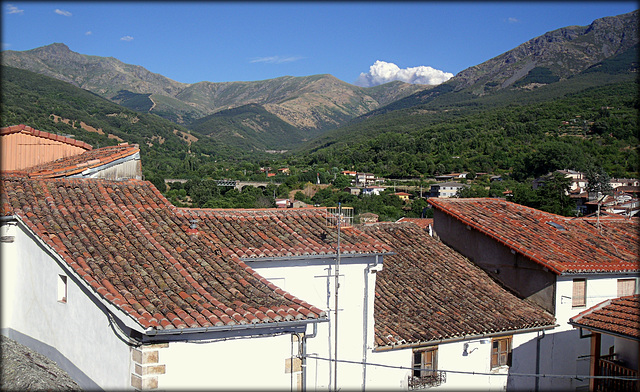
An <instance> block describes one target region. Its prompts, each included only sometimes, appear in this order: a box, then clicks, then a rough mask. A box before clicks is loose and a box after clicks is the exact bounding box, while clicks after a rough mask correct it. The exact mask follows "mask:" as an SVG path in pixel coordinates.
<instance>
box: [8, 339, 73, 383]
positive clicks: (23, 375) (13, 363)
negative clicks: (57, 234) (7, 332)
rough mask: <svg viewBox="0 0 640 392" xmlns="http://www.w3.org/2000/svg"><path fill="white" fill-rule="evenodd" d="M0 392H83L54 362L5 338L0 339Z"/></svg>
mask: <svg viewBox="0 0 640 392" xmlns="http://www.w3.org/2000/svg"><path fill="white" fill-rule="evenodd" d="M0 339H1V342H2V347H1V349H0V352H1V353H2V361H1V366H0V368H1V372H2V376H1V377H0V390H3V391H81V390H82V388H80V386H79V385H78V384H76V382H75V381H73V379H72V378H71V377H70V376H69V375H68V374H67V373H66V372H65V371H64V370H62V369H60V368H59V367H58V365H56V363H55V362H53V361H52V360H50V359H49V358H47V357H45V356H44V355H42V354H39V353H37V352H35V351H33V350H31V349H30V348H29V347H26V346H23V345H22V344H20V343H17V342H16V341H14V340H13V339H9V338H8V337H6V336H2V337H1V338H0Z"/></svg>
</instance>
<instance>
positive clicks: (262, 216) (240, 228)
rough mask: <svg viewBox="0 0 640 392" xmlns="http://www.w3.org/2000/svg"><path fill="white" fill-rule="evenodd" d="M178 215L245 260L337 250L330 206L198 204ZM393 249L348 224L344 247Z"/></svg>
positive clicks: (356, 251)
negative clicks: (329, 224) (200, 206)
mask: <svg viewBox="0 0 640 392" xmlns="http://www.w3.org/2000/svg"><path fill="white" fill-rule="evenodd" d="M178 215H180V216H183V217H185V218H186V219H188V220H189V221H192V220H197V221H199V222H198V223H197V226H198V230H202V232H204V233H206V234H207V235H208V236H210V237H211V238H212V241H214V243H217V244H219V246H221V247H222V249H224V250H225V251H226V252H227V253H230V254H235V255H237V256H239V257H240V258H243V259H247V260H248V259H254V258H264V257H272V258H280V257H307V256H321V255H330V254H335V253H336V250H335V246H336V243H337V231H336V229H332V228H328V227H327V222H326V209H325V208H313V207H311V208H295V209H253V210H230V209H192V208H180V209H178ZM389 251H390V248H389V247H388V246H387V245H385V244H383V243H381V242H380V241H377V240H376V239H375V238H373V237H371V236H369V235H367V234H365V233H363V232H362V231H360V230H357V229H354V228H343V229H342V236H341V237H340V252H341V253H342V254H343V255H349V254H375V253H378V254H381V253H388V252H389Z"/></svg>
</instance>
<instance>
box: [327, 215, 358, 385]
mask: <svg viewBox="0 0 640 392" xmlns="http://www.w3.org/2000/svg"><path fill="white" fill-rule="evenodd" d="M327 213H328V214H327V225H328V226H335V227H336V228H337V229H338V244H337V248H336V272H335V284H334V285H335V289H334V300H335V303H334V323H333V324H334V343H333V344H334V362H333V390H334V391H337V390H338V288H339V287H340V282H339V277H340V237H341V233H342V227H343V226H344V227H350V226H351V222H352V220H353V207H342V203H338V207H337V208H336V207H327Z"/></svg>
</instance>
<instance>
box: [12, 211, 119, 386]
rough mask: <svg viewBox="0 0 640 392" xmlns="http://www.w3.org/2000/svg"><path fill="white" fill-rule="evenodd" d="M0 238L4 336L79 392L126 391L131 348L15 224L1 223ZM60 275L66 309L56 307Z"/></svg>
mask: <svg viewBox="0 0 640 392" xmlns="http://www.w3.org/2000/svg"><path fill="white" fill-rule="evenodd" d="M2 236H3V237H5V240H4V241H3V242H2V243H1V249H2V321H1V322H2V333H3V334H4V335H6V336H9V337H10V338H12V339H14V340H16V341H18V342H19V343H21V344H24V345H26V346H28V347H30V348H32V349H34V350H35V351H38V352H40V353H42V354H43V355H46V356H47V357H49V358H50V359H52V360H54V361H56V362H57V363H58V365H59V366H60V367H61V368H62V369H63V370H65V371H67V372H68V373H69V374H70V376H71V377H72V378H74V380H75V381H77V382H78V383H79V384H80V386H81V387H83V388H89V389H95V388H96V386H99V387H100V388H103V389H115V390H124V389H127V388H130V380H129V376H130V361H129V357H130V348H129V346H127V345H126V344H125V343H124V342H123V341H121V340H120V339H119V338H118V337H117V336H116V335H115V334H114V332H113V331H112V329H111V327H110V326H109V320H108V318H107V316H106V315H105V314H104V313H103V312H102V311H101V310H100V309H99V308H98V306H97V305H96V304H95V303H94V302H93V301H92V300H91V299H90V298H88V297H87V296H86V295H85V293H83V292H82V290H81V288H80V286H78V284H77V282H76V281H75V280H74V279H72V277H71V276H69V274H68V273H67V272H66V271H65V270H63V269H62V268H61V267H60V265H59V264H58V262H57V261H56V260H55V259H53V258H52V257H51V256H50V255H49V254H48V253H47V252H45V251H44V250H43V248H42V247H41V246H40V245H39V244H38V243H36V242H35V241H34V240H33V239H32V238H31V237H29V236H28V235H27V234H26V233H25V232H24V231H23V230H22V229H21V228H20V227H18V226H16V225H15V223H6V222H5V223H3V224H2ZM8 237H9V238H10V237H13V239H12V242H5V241H10V240H8V239H7V238H8ZM60 275H64V276H67V296H66V303H64V302H60V301H58V281H59V279H60V278H59V276H60Z"/></svg>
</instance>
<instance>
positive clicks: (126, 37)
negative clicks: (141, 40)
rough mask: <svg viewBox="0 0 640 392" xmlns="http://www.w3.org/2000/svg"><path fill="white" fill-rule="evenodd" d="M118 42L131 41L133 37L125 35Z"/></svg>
mask: <svg viewBox="0 0 640 392" xmlns="http://www.w3.org/2000/svg"><path fill="white" fill-rule="evenodd" d="M120 41H127V42H128V41H133V37H132V36H130V35H125V36H124V37H122V38H120Z"/></svg>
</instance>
